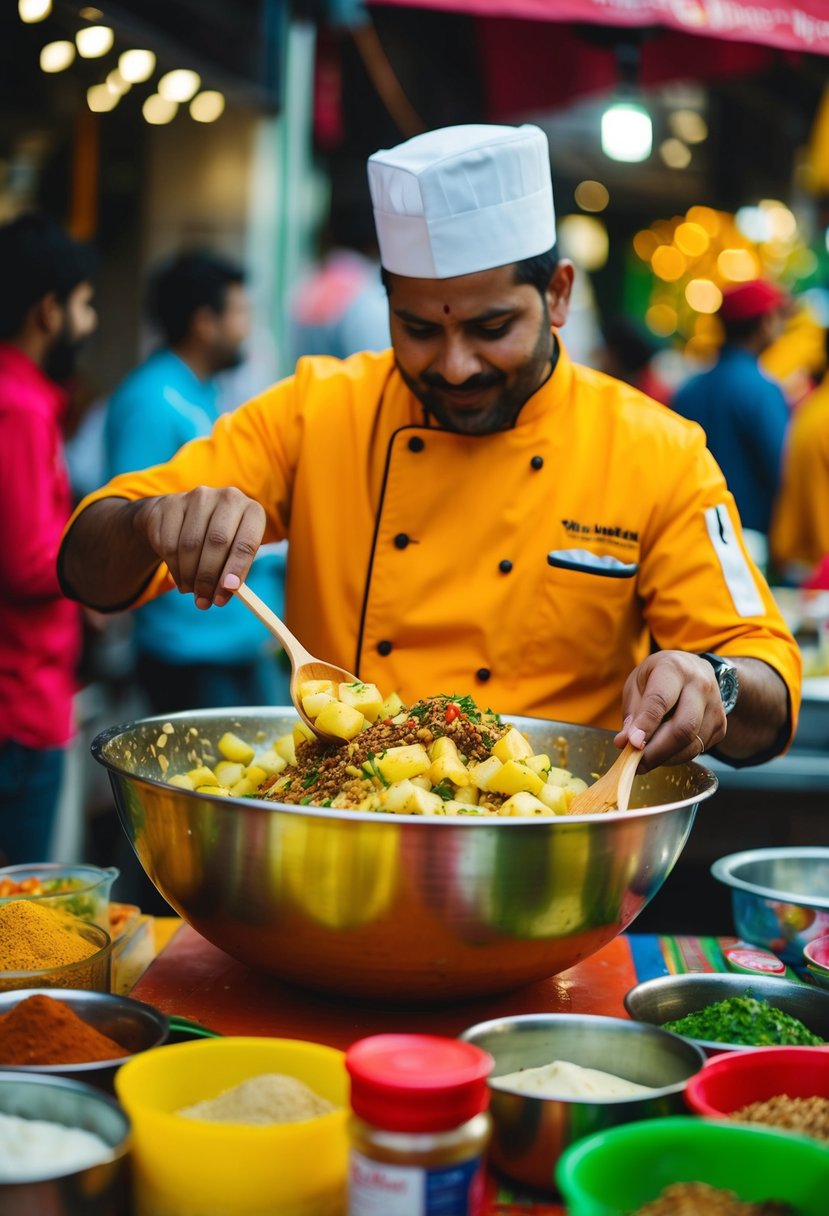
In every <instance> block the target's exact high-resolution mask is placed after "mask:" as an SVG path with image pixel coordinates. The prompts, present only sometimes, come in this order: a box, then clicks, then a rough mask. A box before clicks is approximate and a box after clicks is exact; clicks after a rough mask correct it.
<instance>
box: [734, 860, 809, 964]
mask: <svg viewBox="0 0 829 1216" xmlns="http://www.w3.org/2000/svg"><path fill="white" fill-rule="evenodd" d="M711 873H712V874H713V876H714V878H716V879H718V880H719V881H720V882H722V883H725V885H726V886H727V887H730V888H731V909H732V913H733V916H734V927H735V929H736V931H737V934H738V936H739V937H741V938H743V940H744V941H747V942H754V943H756V944H757V945H758V946H765V947H766V948H767V949H768V950H773V951H774V952H775V954H778V955H779V956H780V958H782V959H783V961H784V962H787V963H795V964H799V963H800V962H801V958H802V953H803V947H804V946H806V945H808V944H809V942H811V941H813V940H814V939H815V938H818V937H821V936H822V935H823V934H825V933H829V848H820V847H811V846H810V847H805V848H804V847H793V848H775V849H748V850H746V851H745V852H743V853H730V854H729V855H728V856H727V857H721V858H720V859H719V860H718V861H715V862H714V864H713V865H712V867H711Z"/></svg>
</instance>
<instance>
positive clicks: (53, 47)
mask: <svg viewBox="0 0 829 1216" xmlns="http://www.w3.org/2000/svg"><path fill="white" fill-rule="evenodd" d="M74 58H75V44H74V42H63V41H60V42H47V43H46V46H45V47H43V49H42V50H41V52H40V68H41V71H43V72H63V71H65V69H66V68H68V67H69V65H70V63H72V61H73V60H74Z"/></svg>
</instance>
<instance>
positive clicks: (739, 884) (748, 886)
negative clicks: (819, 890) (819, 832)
mask: <svg viewBox="0 0 829 1216" xmlns="http://www.w3.org/2000/svg"><path fill="white" fill-rule="evenodd" d="M775 858H781V859H784V860H785V859H791V860H796V859H798V858H802V859H803V860H816V861H817V860H820V861H825V862H827V863H829V848H826V847H824V846H823V845H792V846H781V847H779V848H769V849H745V850H743V851H742V852H740V853H728V854H727V855H726V856H725V857H719V858H717V860H716V861H715V862H714V863H713V865H712V866H711V875H712V877H714V878H716V879H717V881H718V882H721V883H724V884H725V885H726V886H727V887H736V888H737V890H740V891H745V892H746V893H747V894H749V895H757V896H760V897H762V898H763V899H772V900H774V901H775V902H777V903H787V904H796V905H797V906H798V907H801V908H819V909H821V911H826V910H829V895H815V896H811V897H807V896H805V895H799V894H797V893H796V892H790V891H784V890H782V889H781V888H779V887H766V886H761V885H760V884H759V883H756V882H748V881H747V880H746V879H745V878H740V877H739V876H738V875H737V874H735V873H734V870H735V869H736V868H737V867H738V866H740V865H745V864H746V863H750V862H752V861H771V860H773V859H775Z"/></svg>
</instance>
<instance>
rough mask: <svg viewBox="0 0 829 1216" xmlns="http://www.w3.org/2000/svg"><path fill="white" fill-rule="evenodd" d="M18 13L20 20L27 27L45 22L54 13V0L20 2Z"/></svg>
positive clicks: (19, 0)
mask: <svg viewBox="0 0 829 1216" xmlns="http://www.w3.org/2000/svg"><path fill="white" fill-rule="evenodd" d="M17 11H18V13H19V15H20V20H21V21H25V22H26V24H27V25H34V24H35V22H36V21H43V20H44V19H45V18H46V17H48V16H49V14H50V13H51V11H52V0H18V3H17Z"/></svg>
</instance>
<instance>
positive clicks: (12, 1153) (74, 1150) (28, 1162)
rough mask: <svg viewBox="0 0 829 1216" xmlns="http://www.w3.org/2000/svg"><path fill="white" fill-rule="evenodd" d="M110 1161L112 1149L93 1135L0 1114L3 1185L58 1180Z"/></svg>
mask: <svg viewBox="0 0 829 1216" xmlns="http://www.w3.org/2000/svg"><path fill="white" fill-rule="evenodd" d="M111 1159H112V1149H111V1147H110V1146H109V1145H108V1144H106V1143H105V1141H103V1140H102V1139H101V1137H100V1136H96V1135H94V1133H93V1132H87V1131H83V1130H82V1129H81V1128H79V1127H65V1126H64V1124H62V1123H47V1122H46V1121H45V1120H43V1119H21V1118H19V1117H18V1116H17V1115H4V1114H0V1182H31V1181H32V1180H33V1179H36V1178H59V1177H60V1176H61V1175H63V1174H73V1173H75V1171H76V1170H83V1169H86V1168H87V1167H88V1166H90V1165H99V1164H100V1163H101V1162H102V1161H110V1160H111Z"/></svg>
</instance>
